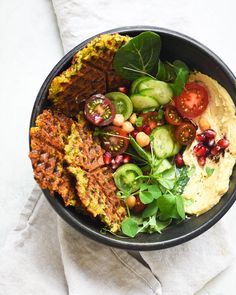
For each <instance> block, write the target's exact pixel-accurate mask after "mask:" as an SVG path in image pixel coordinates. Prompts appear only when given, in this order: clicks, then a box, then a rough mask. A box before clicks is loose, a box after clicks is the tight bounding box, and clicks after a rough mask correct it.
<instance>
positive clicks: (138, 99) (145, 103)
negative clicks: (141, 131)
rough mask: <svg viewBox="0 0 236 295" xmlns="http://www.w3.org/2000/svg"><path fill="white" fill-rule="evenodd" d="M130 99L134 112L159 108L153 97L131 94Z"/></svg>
mask: <svg viewBox="0 0 236 295" xmlns="http://www.w3.org/2000/svg"><path fill="white" fill-rule="evenodd" d="M130 99H131V101H132V103H133V106H134V109H135V110H136V111H142V110H145V109H148V108H157V107H158V106H159V104H158V102H157V101H156V100H155V99H154V98H153V97H150V96H146V95H141V94H133V95H131V96H130Z"/></svg>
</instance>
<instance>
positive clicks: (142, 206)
mask: <svg viewBox="0 0 236 295" xmlns="http://www.w3.org/2000/svg"><path fill="white" fill-rule="evenodd" d="M146 207H147V205H145V204H143V203H142V202H141V201H140V199H139V197H138V196H136V204H135V206H134V207H133V208H132V209H131V210H132V212H133V213H135V214H139V213H141V212H142V211H143V210H144V209H145V208H146Z"/></svg>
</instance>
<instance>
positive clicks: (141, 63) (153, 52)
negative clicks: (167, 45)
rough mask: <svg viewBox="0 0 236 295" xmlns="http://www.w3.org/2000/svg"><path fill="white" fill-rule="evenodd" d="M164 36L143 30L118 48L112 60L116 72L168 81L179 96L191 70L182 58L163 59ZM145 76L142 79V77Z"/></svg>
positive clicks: (134, 77) (126, 75)
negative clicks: (164, 60) (162, 43)
mask: <svg viewBox="0 0 236 295" xmlns="http://www.w3.org/2000/svg"><path fill="white" fill-rule="evenodd" d="M160 51H161V38H160V36H159V35H158V34H156V33H154V32H143V33H141V34H139V35H138V36H136V37H133V38H132V39H131V40H130V41H129V42H127V43H126V44H125V45H123V46H122V47H121V48H120V49H118V51H117V53H116V54H115V56H114V59H113V67H114V69H115V71H116V72H117V73H118V74H119V75H120V76H121V77H123V78H125V79H127V80H131V81H133V80H136V79H137V78H139V77H142V76H150V77H152V78H154V79H155V77H156V79H157V80H160V81H164V82H167V83H168V84H169V86H170V87H171V88H172V90H173V93H174V95H176V96H178V95H180V93H181V92H182V90H183V87H184V85H185V83H186V81H187V79H188V75H189V69H188V67H187V65H186V64H185V63H184V62H182V61H181V60H175V61H174V62H173V63H170V62H162V61H161V60H160V59H159V58H160V56H159V55H160ZM141 79H142V78H141Z"/></svg>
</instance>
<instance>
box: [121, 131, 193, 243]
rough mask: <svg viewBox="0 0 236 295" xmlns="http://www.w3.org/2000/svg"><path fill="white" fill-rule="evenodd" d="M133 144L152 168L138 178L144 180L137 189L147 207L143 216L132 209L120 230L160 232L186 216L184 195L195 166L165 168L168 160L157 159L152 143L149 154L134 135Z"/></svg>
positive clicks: (129, 233)
mask: <svg viewBox="0 0 236 295" xmlns="http://www.w3.org/2000/svg"><path fill="white" fill-rule="evenodd" d="M130 143H131V145H132V147H133V149H134V150H135V151H136V152H137V154H138V155H139V156H140V157H141V158H143V160H144V161H146V163H147V167H148V169H149V173H148V175H140V176H138V177H137V179H143V180H145V182H143V183H141V184H140V186H139V190H137V191H136V192H135V194H136V195H138V196H139V199H140V201H141V202H142V203H143V204H145V205H146V208H145V209H144V211H143V212H142V215H141V217H137V216H136V215H135V214H133V215H132V214H130V212H129V216H128V217H127V218H126V219H125V220H124V221H123V222H122V226H121V229H122V232H123V233H124V234H125V235H127V236H129V237H135V236H136V235H137V234H138V233H139V232H148V233H153V232H159V233H160V232H161V231H162V230H163V229H164V228H166V227H167V226H168V225H170V223H171V222H172V221H175V222H179V221H181V220H184V219H185V211H184V204H185V202H184V199H183V197H182V195H181V194H182V193H183V190H184V187H185V186H186V185H187V183H188V181H189V178H190V176H191V175H192V173H193V168H190V167H187V166H184V167H183V168H181V169H178V168H176V167H175V166H174V165H171V168H169V166H166V167H167V169H165V170H164V171H163V169H160V167H161V165H162V163H163V162H164V161H167V160H166V159H162V160H160V159H157V158H156V156H155V153H153V148H152V143H151V152H150V153H149V152H147V151H145V150H144V149H143V148H142V147H140V146H139V145H138V144H137V143H136V141H135V140H134V139H133V138H132V137H130ZM165 165H166V164H165ZM159 171H161V172H159ZM121 195H122V198H123V199H126V198H127V197H128V196H129V195H130V192H127V191H126V192H125V191H123V192H121Z"/></svg>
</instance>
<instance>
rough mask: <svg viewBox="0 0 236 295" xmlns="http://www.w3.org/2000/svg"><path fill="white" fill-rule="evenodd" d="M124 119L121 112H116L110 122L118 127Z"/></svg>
mask: <svg viewBox="0 0 236 295" xmlns="http://www.w3.org/2000/svg"><path fill="white" fill-rule="evenodd" d="M124 121H125V119H124V116H123V115H122V114H116V115H115V118H114V120H113V121H112V124H113V125H115V126H117V127H120V126H122V125H123V123H124Z"/></svg>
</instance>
